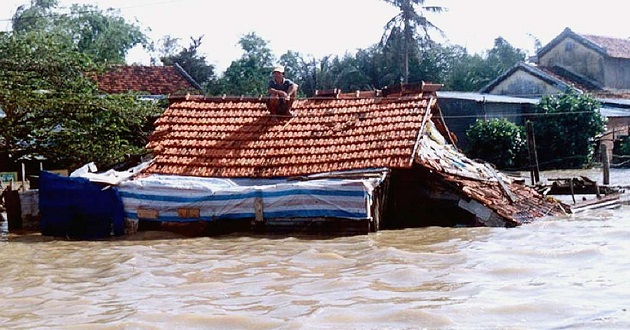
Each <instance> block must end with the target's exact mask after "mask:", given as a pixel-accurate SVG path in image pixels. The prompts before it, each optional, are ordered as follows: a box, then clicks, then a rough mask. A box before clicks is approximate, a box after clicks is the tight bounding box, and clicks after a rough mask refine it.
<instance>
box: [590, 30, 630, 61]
mask: <svg viewBox="0 0 630 330" xmlns="http://www.w3.org/2000/svg"><path fill="white" fill-rule="evenodd" d="M580 36H581V37H583V38H585V39H588V40H589V41H591V42H592V43H594V44H596V45H598V46H599V47H601V48H603V49H604V50H605V51H606V54H607V55H608V56H610V57H616V58H628V59H630V40H628V39H621V38H611V37H603V36H594V35H588V34H581V35H580Z"/></svg>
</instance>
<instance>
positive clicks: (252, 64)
mask: <svg viewBox="0 0 630 330" xmlns="http://www.w3.org/2000/svg"><path fill="white" fill-rule="evenodd" d="M239 44H240V45H241V48H243V55H242V56H241V58H240V59H238V60H236V61H233V62H232V64H230V66H229V67H228V68H227V69H226V70H225V73H224V75H223V77H222V78H221V79H219V81H218V84H217V86H215V88H214V89H213V90H211V91H210V93H211V94H228V95H248V96H260V95H266V94H267V83H268V82H269V79H270V78H271V70H272V69H273V65H274V61H275V56H274V55H273V53H272V52H271V49H270V48H269V46H268V45H267V41H265V40H264V39H262V38H261V37H259V36H258V35H256V34H255V33H254V32H250V33H248V34H246V35H244V36H243V37H241V39H240V40H239Z"/></svg>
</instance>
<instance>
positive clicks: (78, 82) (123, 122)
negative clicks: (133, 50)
mask: <svg viewBox="0 0 630 330" xmlns="http://www.w3.org/2000/svg"><path fill="white" fill-rule="evenodd" d="M98 70H99V67H97V66H96V65H95V64H94V63H93V62H92V61H91V60H90V58H89V57H88V56H87V55H85V54H83V53H80V52H77V51H76V50H75V49H73V48H72V47H70V46H69V45H68V44H67V43H65V42H64V41H63V37H59V36H58V35H56V34H50V33H42V32H40V31H36V32H21V33H2V34H0V106H1V107H2V109H3V110H4V112H5V113H6V117H4V118H1V119H0V162H11V161H16V160H17V159H19V158H20V157H22V156H43V157H45V158H46V159H48V161H50V162H52V163H54V164H56V165H57V166H64V167H67V168H71V169H73V168H76V167H78V166H80V165H83V164H85V163H87V162H90V161H94V162H96V163H97V164H98V165H101V166H107V165H111V164H114V163H116V162H118V161H120V160H122V157H123V155H124V154H128V153H134V154H135V153H141V152H143V151H144V149H143V148H144V145H145V144H146V142H147V136H148V134H149V131H148V129H149V128H148V126H147V123H148V122H149V119H150V118H154V117H155V116H156V115H158V114H159V113H160V109H159V108H157V106H156V105H154V104H153V103H150V102H146V101H140V100H137V99H136V98H135V97H134V95H110V96H101V95H99V93H98V91H97V87H96V84H95V82H94V81H93V80H91V79H90V78H89V77H88V75H86V74H85V73H86V72H96V71H98Z"/></svg>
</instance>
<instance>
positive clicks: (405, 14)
mask: <svg viewBox="0 0 630 330" xmlns="http://www.w3.org/2000/svg"><path fill="white" fill-rule="evenodd" d="M383 1H385V2H387V3H389V4H391V5H393V6H396V7H397V8H399V9H400V12H399V13H398V15H396V16H394V17H393V18H392V19H390V20H389V22H387V24H385V32H383V37H382V38H381V45H385V44H386V43H387V42H388V41H389V40H390V38H391V37H392V36H394V35H396V33H392V32H395V31H402V37H403V44H404V56H405V60H404V61H405V62H404V64H405V75H404V81H405V83H407V82H408V80H409V55H410V52H411V50H412V49H413V47H414V46H415V45H416V42H418V44H420V46H421V47H426V46H428V45H430V44H431V37H430V36H429V30H431V29H433V30H436V31H438V32H439V33H441V34H444V32H443V31H442V30H440V29H439V28H438V27H437V26H435V25H434V24H433V23H431V22H429V20H428V19H427V18H426V17H425V15H424V13H441V12H443V11H445V10H446V8H444V7H439V6H423V4H424V1H425V0H383ZM415 5H418V6H420V11H416V7H415ZM418 28H420V29H422V36H421V37H420V38H419V39H416V36H417V34H418V32H417V30H418Z"/></svg>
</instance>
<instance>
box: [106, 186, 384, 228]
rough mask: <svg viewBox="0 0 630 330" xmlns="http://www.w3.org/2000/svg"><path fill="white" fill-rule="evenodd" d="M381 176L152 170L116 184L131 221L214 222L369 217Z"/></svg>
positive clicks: (358, 218)
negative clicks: (233, 175) (225, 175)
mask: <svg viewBox="0 0 630 330" xmlns="http://www.w3.org/2000/svg"><path fill="white" fill-rule="evenodd" d="M383 178H384V176H380V177H374V176H372V177H366V178H360V179H356V178H355V179H334V178H327V179H326V178H324V179H314V180H306V181H303V180H285V179H219V178H202V177H185V176H168V175H150V176H148V177H144V178H137V179H134V180H129V181H125V182H122V183H121V184H120V185H119V186H118V191H119V194H120V196H121V198H122V201H123V205H124V209H125V216H126V218H127V219H130V220H137V219H142V220H152V221H165V222H192V221H213V220H224V219H246V218H252V219H253V218H256V217H257V209H258V217H260V216H262V218H264V219H277V218H319V217H323V218H326V217H332V218H345V219H352V220H363V219H370V218H371V216H372V214H371V211H370V207H371V204H372V196H373V191H374V189H375V188H376V187H377V186H378V185H379V184H380V183H381V182H382V181H383Z"/></svg>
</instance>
